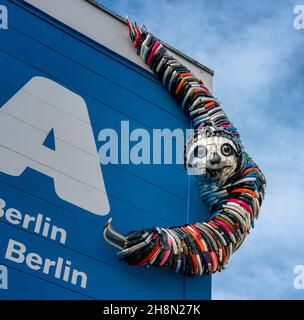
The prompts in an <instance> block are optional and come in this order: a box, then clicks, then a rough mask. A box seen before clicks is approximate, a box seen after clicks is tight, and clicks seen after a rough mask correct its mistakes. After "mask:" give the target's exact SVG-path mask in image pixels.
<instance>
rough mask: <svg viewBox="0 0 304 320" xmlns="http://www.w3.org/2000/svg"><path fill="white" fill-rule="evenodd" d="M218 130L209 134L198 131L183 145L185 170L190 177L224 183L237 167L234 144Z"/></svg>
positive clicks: (208, 132) (236, 149)
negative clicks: (199, 177) (195, 176)
mask: <svg viewBox="0 0 304 320" xmlns="http://www.w3.org/2000/svg"><path fill="white" fill-rule="evenodd" d="M221 132H222V130H221V129H218V130H215V131H213V132H212V133H210V131H209V130H208V129H207V130H206V129H198V130H196V131H195V133H194V134H193V135H192V136H190V137H189V138H188V141H187V143H186V145H185V153H184V161H185V168H186V170H187V172H188V174H190V175H198V176H201V177H202V176H205V178H206V179H207V181H210V182H216V181H219V182H221V183H224V182H225V181H226V180H227V179H229V178H230V177H231V176H232V175H233V174H234V173H235V172H236V169H237V167H238V163H239V157H238V148H237V145H236V143H235V142H234V141H233V140H232V139H229V137H228V136H224V135H223V134H221Z"/></svg>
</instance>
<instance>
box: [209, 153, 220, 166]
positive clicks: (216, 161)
mask: <svg viewBox="0 0 304 320" xmlns="http://www.w3.org/2000/svg"><path fill="white" fill-rule="evenodd" d="M220 162H221V157H220V156H219V155H218V154H217V153H216V152H214V153H213V154H212V156H211V158H210V163H211V164H219V163H220Z"/></svg>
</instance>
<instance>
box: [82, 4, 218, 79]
mask: <svg viewBox="0 0 304 320" xmlns="http://www.w3.org/2000/svg"><path fill="white" fill-rule="evenodd" d="M84 1H86V2H89V3H90V4H92V5H93V6H95V7H97V8H98V9H100V10H102V11H103V12H105V13H107V14H109V15H111V16H112V17H113V18H115V19H117V20H119V21H120V22H122V23H124V24H125V25H127V23H126V21H125V19H124V18H123V17H122V16H120V15H119V14H117V13H115V12H114V11H112V10H110V9H108V8H106V7H104V6H103V5H101V4H100V3H98V2H97V1H96V0H84ZM162 43H163V44H164V45H165V46H166V47H167V48H168V49H169V50H170V51H172V52H173V53H175V54H177V55H179V56H181V57H183V58H184V59H185V60H187V61H189V62H190V63H192V64H194V65H195V66H197V67H198V68H200V69H202V70H204V71H206V72H207V73H209V74H210V75H211V76H214V70H212V69H210V68H208V67H206V66H205V65H203V64H201V63H200V62H198V61H197V60H195V59H193V58H191V57H189V56H188V55H186V54H185V53H183V52H181V51H179V50H177V49H175V48H174V47H172V46H171V45H169V44H168V43H166V42H164V41H162Z"/></svg>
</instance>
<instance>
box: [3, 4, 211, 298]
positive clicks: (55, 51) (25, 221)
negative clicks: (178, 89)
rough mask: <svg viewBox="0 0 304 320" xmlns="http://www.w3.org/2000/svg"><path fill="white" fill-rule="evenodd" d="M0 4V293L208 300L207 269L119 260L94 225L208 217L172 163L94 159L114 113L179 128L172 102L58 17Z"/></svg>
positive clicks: (189, 181)
mask: <svg viewBox="0 0 304 320" xmlns="http://www.w3.org/2000/svg"><path fill="white" fill-rule="evenodd" d="M28 2H31V1H28ZM33 2H35V1H33ZM43 2H44V1H43ZM45 2H46V3H47V2H49V3H52V2H53V3H54V1H45ZM64 2H66V1H63V3H64ZM76 2H77V1H76ZM81 2H82V1H81ZM83 2H85V5H86V6H88V7H86V8H88V11H90V10H94V12H95V11H98V8H96V7H94V6H92V5H91V4H89V3H87V2H86V1H83ZM0 5H3V6H5V7H6V8H7V10H8V29H7V30H0V127H1V128H0V265H2V266H5V267H6V268H7V271H8V274H7V275H8V283H7V284H8V285H7V287H8V288H7V289H2V290H0V299H210V298H211V277H210V276H203V277H201V278H196V279H189V278H186V277H183V276H181V275H178V274H175V273H174V272H172V271H170V270H159V269H157V268H149V269H145V268H142V267H132V266H128V265H126V264H124V263H122V262H119V260H118V257H117V255H116V251H117V250H115V249H114V248H112V247H110V246H109V245H108V244H107V243H106V242H105V241H104V239H103V235H102V231H103V226H104V224H105V223H106V222H107V221H108V219H109V218H110V217H111V218H113V222H114V226H115V228H116V229H117V230H119V231H121V232H122V233H126V232H128V231H130V230H136V229H138V228H141V227H143V226H146V227H149V226H170V225H181V224H184V223H187V222H190V221H193V222H194V221H198V220H204V219H207V217H208V212H207V210H206V208H205V206H204V205H203V204H202V203H201V201H200V200H199V196H198V191H197V188H196V185H195V180H194V179H193V178H192V177H190V176H187V174H186V172H185V171H184V169H183V165H182V164H180V165H179V164H172V165H166V164H158V165H156V164H139V165H136V164H123V163H119V164H104V165H103V164H100V163H99V162H98V150H99V149H100V147H101V145H102V142H101V141H99V140H100V139H99V135H100V131H101V130H103V129H105V128H110V129H114V130H116V131H117V132H120V131H121V122H122V121H127V122H128V124H129V130H130V131H131V130H134V129H137V128H143V129H145V130H147V131H148V132H152V129H153V128H159V129H165V128H168V129H171V130H174V129H175V128H182V129H187V128H189V125H190V124H189V122H188V121H187V119H186V118H185V117H184V115H183V114H182V112H181V111H180V110H179V108H178V106H177V105H176V103H175V101H174V100H173V99H172V98H171V97H170V96H169V95H168V94H167V92H166V91H165V90H164V89H163V88H162V86H161V84H160V83H159V82H158V81H157V79H156V78H155V77H154V76H153V75H152V74H151V73H150V72H149V71H147V70H146V69H144V67H143V66H141V65H139V64H137V63H135V62H134V61H131V60H130V59H129V57H127V56H124V55H122V54H119V53H117V52H114V51H113V50H112V49H111V48H109V47H108V46H106V45H104V44H102V43H98V42H97V41H96V39H92V38H90V37H88V36H87V35H85V34H83V33H82V32H80V31H79V30H78V31H77V30H75V29H74V28H72V27H71V26H69V25H67V24H65V23H63V22H62V21H59V20H58V17H52V16H51V15H50V14H49V13H45V12H43V11H42V10H41V8H37V7H36V6H34V5H32V4H29V3H27V2H25V1H17V0H12V1H7V0H0ZM74 5H76V4H74ZM71 10H72V9H71ZM90 12H91V11H90ZM65 14H66V15H69V12H66V13H65ZM102 15H107V17H108V19H110V20H111V19H112V20H115V19H116V18H115V17H112V16H110V15H109V14H108V13H105V12H103V13H102ZM75 19H76V17H75ZM81 19H84V18H83V17H82V18H81ZM96 28H97V26H96ZM99 32H101V33H102V32H107V31H106V30H99ZM126 41H127V40H126ZM113 42H115V39H113ZM126 43H127V42H126ZM126 46H127V44H126ZM134 55H135V53H134ZM118 139H119V145H120V146H126V145H127V141H123V140H121V138H120V136H119V135H118ZM131 146H132V143H131ZM151 157H152V153H151ZM96 164H98V165H96Z"/></svg>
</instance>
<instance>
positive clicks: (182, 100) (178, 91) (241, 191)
mask: <svg viewBox="0 0 304 320" xmlns="http://www.w3.org/2000/svg"><path fill="white" fill-rule="evenodd" d="M127 24H128V28H129V33H130V38H131V40H132V43H133V46H134V48H135V49H136V50H137V54H138V55H140V56H141V57H142V58H143V60H144V61H145V62H146V63H147V65H148V66H149V67H150V68H151V69H152V71H153V72H154V74H156V75H157V76H158V78H159V79H160V80H161V81H162V83H163V85H164V87H165V88H166V89H167V90H168V91H169V93H170V94H171V95H172V96H173V97H174V98H175V99H176V100H177V102H178V104H179V105H181V107H182V110H183V111H184V113H185V114H186V116H187V117H189V118H190V119H191V121H192V124H193V127H194V134H193V135H192V136H191V137H190V138H189V139H188V141H187V143H186V145H185V154H184V157H185V168H186V169H187V171H188V173H190V174H195V175H197V178H198V186H199V191H200V196H201V199H202V201H204V202H205V203H206V204H207V206H208V208H209V210H210V213H211V218H210V220H209V221H208V222H196V223H192V224H185V225H183V226H179V227H170V228H160V227H153V228H144V229H141V230H139V231H136V232H131V233H129V234H128V235H126V236H124V235H122V234H120V233H118V232H117V231H115V230H114V229H113V228H112V220H111V219H110V220H109V221H108V223H107V224H106V225H105V227H104V238H105V240H106V241H107V242H108V243H110V244H111V245H113V246H115V247H117V248H119V249H120V252H118V255H119V256H120V259H121V260H124V261H125V262H127V263H129V264H131V265H136V266H157V267H169V268H171V269H173V270H175V271H176V272H178V273H180V274H185V275H189V276H192V277H194V276H198V275H202V274H211V273H214V272H216V271H221V270H222V269H223V268H224V266H225V264H226V263H227V261H228V259H229V257H230V256H231V254H232V253H233V252H234V251H236V250H237V249H238V248H239V247H240V245H241V244H242V242H243V240H244V239H245V237H246V235H247V234H248V233H249V231H250V228H251V227H253V226H254V219H256V218H258V215H259V211H260V207H261V204H262V201H263V199H264V194H265V187H266V181H265V178H264V175H263V174H262V172H261V171H260V169H259V167H258V166H257V165H256V164H255V162H254V161H253V160H252V158H251V157H250V156H249V155H248V154H247V153H246V152H245V150H244V148H243V145H242V143H241V141H240V135H239V133H238V131H237V129H236V128H235V127H234V125H233V124H232V123H231V122H230V121H229V119H228V118H227V116H226V114H225V113H224V111H223V109H222V108H221V106H220V104H219V102H218V100H217V99H215V98H214V97H213V95H212V94H211V92H210V91H209V90H208V89H207V88H206V86H205V85H204V83H203V82H202V81H201V80H199V79H197V78H196V77H195V76H194V75H193V74H192V72H191V71H190V70H188V69H187V68H186V67H185V66H184V65H182V64H181V63H180V62H179V61H178V60H177V59H175V58H174V57H173V56H172V55H170V54H169V52H168V50H167V49H166V48H165V46H164V45H163V44H162V42H161V41H160V40H158V39H157V38H155V37H154V36H153V35H152V34H150V33H149V32H147V30H146V28H145V27H144V26H142V27H141V28H140V27H138V26H137V25H136V23H134V24H132V23H130V21H129V19H128V18H127Z"/></svg>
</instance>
